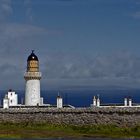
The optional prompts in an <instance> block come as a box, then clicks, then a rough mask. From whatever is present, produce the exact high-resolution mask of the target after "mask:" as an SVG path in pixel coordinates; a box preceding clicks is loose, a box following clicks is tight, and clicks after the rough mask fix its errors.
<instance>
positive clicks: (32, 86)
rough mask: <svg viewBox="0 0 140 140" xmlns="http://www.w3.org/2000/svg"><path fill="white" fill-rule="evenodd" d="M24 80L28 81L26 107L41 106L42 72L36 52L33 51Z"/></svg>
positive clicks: (28, 60)
mask: <svg viewBox="0 0 140 140" xmlns="http://www.w3.org/2000/svg"><path fill="white" fill-rule="evenodd" d="M24 78H25V80H26V89H25V105H26V106H37V105H40V79H41V72H39V60H38V57H37V56H36V55H35V54H34V51H32V53H31V54H30V56H29V57H28V59H27V71H26V73H25V75H24Z"/></svg>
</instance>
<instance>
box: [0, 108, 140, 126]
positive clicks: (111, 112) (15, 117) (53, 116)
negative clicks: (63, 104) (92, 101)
mask: <svg viewBox="0 0 140 140" xmlns="http://www.w3.org/2000/svg"><path fill="white" fill-rule="evenodd" d="M3 122H10V123H21V122H27V123H50V124H64V125H69V124H70V125H96V124H115V125H118V126H135V125H138V124H140V108H137V107H131V108H128V107H126V108H115V107H106V108H100V107H99V108H97V107H95V108H76V109H71V108H63V109H57V108H10V109H2V108H1V109H0V123H3Z"/></svg>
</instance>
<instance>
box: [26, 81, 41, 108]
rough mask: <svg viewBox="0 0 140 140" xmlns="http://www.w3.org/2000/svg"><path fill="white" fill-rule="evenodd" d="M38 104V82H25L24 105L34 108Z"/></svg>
mask: <svg viewBox="0 0 140 140" xmlns="http://www.w3.org/2000/svg"><path fill="white" fill-rule="evenodd" d="M37 104H40V80H36V79H32V80H27V81H26V91H25V105H27V106H36V105H37Z"/></svg>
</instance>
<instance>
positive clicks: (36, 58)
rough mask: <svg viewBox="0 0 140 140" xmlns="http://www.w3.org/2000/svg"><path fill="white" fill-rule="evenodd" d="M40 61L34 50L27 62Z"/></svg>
mask: <svg viewBox="0 0 140 140" xmlns="http://www.w3.org/2000/svg"><path fill="white" fill-rule="evenodd" d="M33 60H34V61H38V57H37V56H36V55H35V54H34V50H32V53H31V54H30V55H29V57H28V59H27V61H33Z"/></svg>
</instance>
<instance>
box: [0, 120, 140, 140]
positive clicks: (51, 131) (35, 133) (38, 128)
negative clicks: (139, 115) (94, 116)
mask: <svg viewBox="0 0 140 140" xmlns="http://www.w3.org/2000/svg"><path fill="white" fill-rule="evenodd" d="M0 137H1V138H48V137H112V138H120V137H121V138H125V137H129V138H130V137H131V138H132V137H133V138H140V125H137V126H135V127H124V128H123V127H117V126H115V125H94V126H93V125H85V126H72V125H52V124H47V123H45V124H31V123H20V124H18V123H6V122H5V123H1V124H0Z"/></svg>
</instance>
